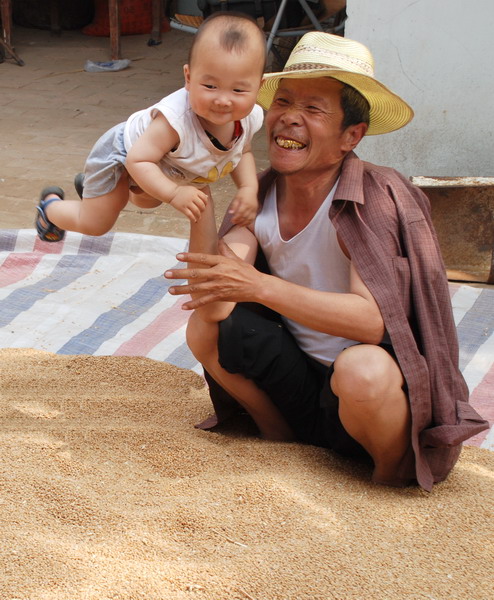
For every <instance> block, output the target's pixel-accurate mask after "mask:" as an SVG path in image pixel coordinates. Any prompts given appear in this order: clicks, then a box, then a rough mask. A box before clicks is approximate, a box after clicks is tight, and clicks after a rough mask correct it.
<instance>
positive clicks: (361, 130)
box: [344, 123, 369, 152]
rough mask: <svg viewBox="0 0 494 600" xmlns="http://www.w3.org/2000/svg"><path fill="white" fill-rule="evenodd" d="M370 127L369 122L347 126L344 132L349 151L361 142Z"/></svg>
mask: <svg viewBox="0 0 494 600" xmlns="http://www.w3.org/2000/svg"><path fill="white" fill-rule="evenodd" d="M368 128H369V126H368V125H367V123H357V124H356V125H350V126H349V127H347V128H346V129H345V134H344V143H345V146H346V148H345V150H347V151H348V152H349V151H350V150H353V149H354V148H356V147H357V146H358V144H359V143H360V140H361V139H362V138H363V137H364V135H365V134H366V133H367V129H368Z"/></svg>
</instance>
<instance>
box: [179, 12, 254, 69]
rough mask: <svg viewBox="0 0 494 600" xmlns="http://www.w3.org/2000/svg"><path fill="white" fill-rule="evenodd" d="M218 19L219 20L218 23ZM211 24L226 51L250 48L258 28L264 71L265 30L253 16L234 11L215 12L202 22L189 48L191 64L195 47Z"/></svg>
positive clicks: (240, 50) (239, 50)
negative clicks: (253, 35)
mask: <svg viewBox="0 0 494 600" xmlns="http://www.w3.org/2000/svg"><path fill="white" fill-rule="evenodd" d="M216 21H218V22H217V23H216ZM211 25H213V29H214V30H215V32H216V33H217V35H218V42H219V44H220V46H221V47H222V48H223V49H224V50H225V51H226V52H231V51H232V50H234V51H236V52H242V51H244V50H246V49H249V48H250V47H251V44H252V32H253V28H254V30H257V31H258V34H259V43H260V48H261V51H264V55H263V57H264V58H263V64H262V71H263V72H264V66H265V63H266V38H265V35H264V32H263V31H262V29H261V28H260V27H259V25H258V24H257V22H256V21H255V19H253V18H252V17H251V16H249V15H247V14H244V13H240V12H234V11H228V12H221V11H219V12H214V13H213V14H212V15H209V17H207V19H205V20H204V21H203V22H202V23H201V25H200V27H199V29H198V30H197V33H196V35H195V36H194V40H193V42H192V46H191V48H190V50H189V58H188V63H189V65H190V64H191V63H192V60H193V55H194V49H195V47H196V46H197V44H198V43H199V42H200V40H201V38H202V37H203V36H204V35H206V34H207V33H208V30H209V29H210V28H211ZM219 60H221V58H219Z"/></svg>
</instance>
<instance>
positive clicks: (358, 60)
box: [257, 31, 413, 135]
mask: <svg viewBox="0 0 494 600" xmlns="http://www.w3.org/2000/svg"><path fill="white" fill-rule="evenodd" d="M317 77H333V78H334V79H338V80H339V81H342V82H343V83H347V84H348V85H351V86H352V87H354V88H355V89H356V90H358V91H359V92H360V93H361V94H362V96H364V98H366V99H367V101H368V102H369V105H370V124H369V129H368V130H367V135H375V134H378V133H388V132H390V131H395V130H396V129H400V127H403V126H404V125H406V124H407V123H408V122H409V121H411V120H412V118H413V110H412V109H411V108H410V107H409V106H408V104H407V103H406V102H405V101H404V100H402V99H401V98H400V97H399V96H397V95H396V94H394V93H393V92H391V91H390V90H388V88H387V87H385V86H384V85H383V84H382V83H380V82H379V81H377V79H375V78H374V59H373V58H372V54H371V53H370V52H369V50H368V49H367V48H366V47H365V46H364V45H363V44H360V43H359V42H355V41H353V40H349V39H348V38H344V37H340V36H338V35H333V34H331V33H323V32H319V31H313V32H310V33H306V34H305V35H304V36H303V37H302V38H301V39H300V41H299V42H298V43H297V45H296V46H295V48H294V49H293V50H292V53H291V54H290V56H289V58H288V60H287V62H286V65H285V67H284V69H283V71H282V72H281V73H266V74H265V75H264V78H265V79H264V83H263V85H262V86H261V89H260V90H259V95H258V96H257V101H258V103H259V104H260V105H261V106H262V107H263V108H264V109H266V110H267V109H268V108H269V107H270V106H271V103H272V101H273V97H274V95H275V93H276V90H277V89H278V85H279V82H280V80H281V79H286V78H290V79H305V78H317Z"/></svg>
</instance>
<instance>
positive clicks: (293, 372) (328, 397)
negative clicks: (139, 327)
mask: <svg viewBox="0 0 494 600" xmlns="http://www.w3.org/2000/svg"><path fill="white" fill-rule="evenodd" d="M218 350H219V362H220V364H221V366H222V367H223V368H224V369H226V370H227V371H228V372H229V373H239V374H242V375H243V376H244V377H247V378H248V379H252V380H253V381H254V382H255V383H256V385H257V386H258V387H259V388H260V389H262V390H264V391H265V392H266V393H267V394H268V396H269V397H270V398H271V400H272V402H273V403H274V404H275V405H276V406H277V407H278V409H279V410H280V412H281V413H282V415H283V416H284V417H285V419H286V421H287V422H288V424H289V425H290V427H291V428H292V430H293V432H294V434H295V436H296V438H297V439H298V440H299V441H301V442H304V443H307V444H313V445H315V446H322V447H324V448H331V449H333V450H335V451H337V452H340V453H342V454H346V455H352V456H367V457H368V456H369V455H368V454H367V452H366V451H365V450H364V448H363V447H362V446H361V445H360V444H359V443H358V442H357V441H356V440H355V439H354V438H352V437H351V436H350V435H349V434H348V433H347V432H346V431H345V429H344V428H343V425H342V424H341V421H340V418H339V416H338V397H337V396H335V395H334V394H333V392H332V390H331V386H330V384H329V381H330V379H331V376H332V374H333V367H332V366H331V367H327V366H325V365H322V364H321V363H319V362H317V361H316V360H314V359H313V358H311V357H310V356H308V355H307V354H306V353H305V352H303V351H302V350H301V349H300V348H299V346H298V345H297V343H296V341H295V339H294V338H293V336H292V334H291V333H290V332H289V331H288V330H287V328H286V327H285V326H284V324H283V323H282V322H281V321H280V320H279V319H276V318H275V319H270V318H266V317H264V316H261V315H259V314H257V313H255V312H253V311H251V310H249V309H247V308H244V307H243V306H237V307H236V308H235V310H234V311H233V312H232V313H231V315H230V316H229V317H228V318H227V319H225V320H224V321H222V322H221V323H220V326H219V341H218Z"/></svg>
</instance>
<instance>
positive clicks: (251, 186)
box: [228, 144, 259, 226]
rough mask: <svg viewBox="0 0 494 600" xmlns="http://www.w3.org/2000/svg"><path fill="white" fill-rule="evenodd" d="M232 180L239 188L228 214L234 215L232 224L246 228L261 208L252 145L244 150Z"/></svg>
mask: <svg viewBox="0 0 494 600" xmlns="http://www.w3.org/2000/svg"><path fill="white" fill-rule="evenodd" d="M232 179H233V181H234V182H235V185H236V186H237V193H236V194H235V198H234V199H233V201H232V203H231V204H230V206H229V208H228V212H229V213H232V214H233V217H232V223H235V224H236V225H241V226H245V225H248V224H249V223H252V221H254V219H255V218H256V215H257V209H258V206H259V204H258V201H257V190H258V185H257V176H256V163H255V161H254V155H253V153H252V150H251V147H250V144H248V145H247V146H246V147H245V148H244V151H243V154H242V158H241V159H240V162H239V163H238V165H237V166H236V167H235V169H234V170H233V171H232Z"/></svg>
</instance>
